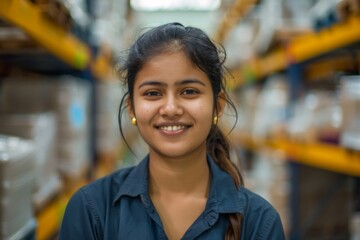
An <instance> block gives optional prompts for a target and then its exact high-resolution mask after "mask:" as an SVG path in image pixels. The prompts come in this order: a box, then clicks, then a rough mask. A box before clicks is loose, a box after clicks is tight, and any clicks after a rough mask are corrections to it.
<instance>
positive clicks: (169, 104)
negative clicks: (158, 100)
mask: <svg viewBox="0 0 360 240" xmlns="http://www.w3.org/2000/svg"><path fill="white" fill-rule="evenodd" d="M183 111H184V110H183V108H182V106H181V103H180V100H179V99H177V97H176V96H173V95H168V96H166V97H165V98H164V102H163V104H162V106H161V107H160V111H159V112H160V115H161V116H166V117H168V118H174V117H177V116H181V115H182V114H183Z"/></svg>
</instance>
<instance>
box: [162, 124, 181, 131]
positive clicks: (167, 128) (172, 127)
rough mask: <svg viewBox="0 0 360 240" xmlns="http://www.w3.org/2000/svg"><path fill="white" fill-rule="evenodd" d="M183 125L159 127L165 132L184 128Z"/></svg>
mask: <svg viewBox="0 0 360 240" xmlns="http://www.w3.org/2000/svg"><path fill="white" fill-rule="evenodd" d="M184 128H185V126H180V125H179V126H163V127H160V129H161V130H164V131H167V132H175V131H179V130H181V129H184Z"/></svg>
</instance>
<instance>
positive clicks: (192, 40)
mask: <svg viewBox="0 0 360 240" xmlns="http://www.w3.org/2000/svg"><path fill="white" fill-rule="evenodd" d="M175 51H183V52H184V53H185V54H186V56H187V57H188V58H189V59H190V60H191V62H192V63H193V64H195V65H196V66H197V67H198V68H199V69H201V70H202V71H203V72H204V73H206V74H207V76H208V78H209V80H210V82H211V86H212V90H213V95H214V103H213V104H214V112H215V113H217V112H218V102H217V99H218V96H219V94H220V93H221V92H223V93H224V94H221V95H220V96H222V97H224V100H225V101H227V102H228V103H229V105H230V106H231V107H232V108H233V109H234V110H235V115H236V118H237V113H236V109H235V107H234V104H233V103H232V102H231V100H230V98H229V96H228V95H227V93H226V91H225V77H224V74H225V67H224V61H225V58H226V54H225V50H224V48H223V47H221V46H218V47H217V46H216V45H215V44H214V43H213V42H212V41H211V40H210V38H209V37H208V36H207V34H206V33H205V32H203V31H202V30H200V29H198V28H194V27H184V26H183V25H181V24H180V23H168V24H164V25H161V26H159V27H156V28H152V29H150V30H148V31H147V32H145V33H143V34H142V35H141V36H140V37H139V38H138V39H137V40H136V42H135V43H134V44H133V45H132V46H131V48H130V50H129V53H128V56H127V59H126V61H125V62H124V64H123V66H121V68H120V73H122V74H123V75H122V77H123V79H124V81H125V82H124V83H125V84H126V85H127V93H126V94H125V95H124V96H123V98H122V100H121V104H120V111H119V126H120V132H121V136H122V137H123V139H124V141H125V143H126V144H127V142H126V140H125V137H124V132H123V129H122V126H121V120H122V118H121V115H122V112H123V111H124V109H125V104H124V103H125V99H126V97H127V96H129V97H130V100H131V104H133V90H134V82H135V78H136V74H137V73H138V72H139V71H140V70H141V68H142V67H143V66H144V64H145V63H146V62H147V61H149V59H151V58H152V57H155V56H157V55H159V54H162V53H166V52H175ZM206 145H207V152H208V153H209V154H210V155H211V157H212V158H213V159H214V161H215V162H216V163H217V164H218V165H219V167H220V168H221V169H223V170H224V171H226V172H228V173H229V174H230V175H231V176H232V178H233V180H234V183H235V185H236V186H237V187H240V186H241V185H242V184H243V180H242V176H241V174H240V173H239V171H238V169H237V167H236V166H235V164H234V163H233V162H232V161H231V160H230V149H229V148H230V147H229V143H228V141H227V139H226V137H225V136H224V135H223V133H222V132H221V130H220V128H219V127H218V126H217V125H214V126H213V127H212V129H211V131H210V133H209V136H208V137H207V144H206ZM229 222H230V224H229V227H228V229H227V232H226V237H225V239H240V232H241V224H242V216H241V215H240V214H229Z"/></svg>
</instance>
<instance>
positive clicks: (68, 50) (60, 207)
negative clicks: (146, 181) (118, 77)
mask: <svg viewBox="0 0 360 240" xmlns="http://www.w3.org/2000/svg"><path fill="white" fill-rule="evenodd" d="M0 17H2V18H3V19H4V20H6V21H8V22H9V23H11V24H13V25H14V26H16V27H19V28H20V29H21V30H23V31H24V32H25V33H27V34H28V35H29V36H30V37H31V38H32V39H33V40H35V41H36V42H37V43H39V45H40V46H42V47H43V48H45V49H46V50H47V51H48V52H49V53H50V54H51V55H53V56H55V57H56V58H57V59H60V60H62V62H63V63H65V65H67V66H69V67H70V68H71V69H74V70H76V71H78V73H79V74H80V75H81V76H85V77H86V78H89V79H88V80H89V81H90V82H92V83H94V81H95V80H106V79H107V77H108V76H109V74H111V69H112V67H111V57H112V56H111V54H112V53H111V49H108V48H106V47H104V48H100V49H98V51H97V53H98V54H93V51H92V49H91V47H90V46H88V45H87V44H86V43H84V42H83V41H81V40H80V39H78V38H77V37H76V36H74V35H73V34H71V33H70V32H67V31H66V30H64V29H63V28H62V27H61V26H59V25H57V24H56V23H55V22H54V21H52V20H51V19H50V18H48V17H46V15H45V14H44V13H43V12H42V11H41V9H40V8H39V6H37V5H36V4H34V3H31V2H30V1H29V0H1V1H0ZM85 182H86V180H85V179H79V181H78V182H77V184H75V185H74V186H73V187H72V188H71V189H69V190H68V191H65V193H61V194H59V195H58V196H57V197H55V199H54V200H52V201H51V203H50V204H48V205H47V206H46V207H45V208H44V209H42V210H41V211H40V212H38V213H36V220H37V229H36V238H37V239H39V240H46V239H50V238H51V237H53V236H54V234H56V232H57V230H58V228H59V225H60V223H61V219H62V216H63V213H64V210H65V206H66V204H67V202H68V201H69V199H70V196H71V193H73V192H74V191H75V190H76V189H78V188H79V187H80V186H82V185H83V184H85Z"/></svg>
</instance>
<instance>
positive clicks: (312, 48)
mask: <svg viewBox="0 0 360 240" xmlns="http://www.w3.org/2000/svg"><path fill="white" fill-rule="evenodd" d="M359 41H360V17H350V18H349V19H348V20H347V21H345V22H341V23H338V24H336V25H333V26H332V27H330V28H328V29H324V30H322V31H320V32H317V33H316V32H313V33H308V34H305V35H303V36H299V37H297V38H295V39H294V40H293V41H291V42H289V43H288V44H287V46H286V47H284V48H279V49H277V50H274V51H273V52H271V53H269V54H267V55H265V56H263V57H255V58H253V59H251V60H249V61H247V62H246V63H245V64H243V65H242V66H241V69H240V74H237V75H238V76H239V77H240V78H238V79H239V80H238V81H237V82H236V83H235V84H234V85H233V86H232V87H233V88H236V87H239V86H241V85H243V84H244V83H246V81H247V82H248V81H254V80H257V79H261V78H262V77H265V76H267V75H269V74H271V73H274V72H277V71H281V70H284V69H285V68H286V67H287V66H289V65H290V64H296V63H300V62H304V61H306V60H310V59H312V58H315V57H319V56H321V55H322V54H326V53H329V52H331V51H334V50H336V49H339V48H342V47H346V46H349V45H351V44H355V43H357V42H359Z"/></svg>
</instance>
